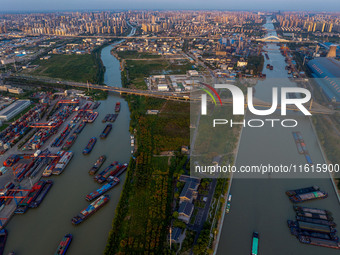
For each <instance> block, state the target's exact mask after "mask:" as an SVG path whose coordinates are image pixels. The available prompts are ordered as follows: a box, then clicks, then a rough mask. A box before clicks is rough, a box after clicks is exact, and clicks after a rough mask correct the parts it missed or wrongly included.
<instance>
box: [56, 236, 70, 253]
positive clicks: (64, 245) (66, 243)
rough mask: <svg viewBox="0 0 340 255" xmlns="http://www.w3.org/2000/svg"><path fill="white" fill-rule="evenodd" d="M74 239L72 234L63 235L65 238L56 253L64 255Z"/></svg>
mask: <svg viewBox="0 0 340 255" xmlns="http://www.w3.org/2000/svg"><path fill="white" fill-rule="evenodd" d="M71 241H72V235H71V234H67V235H65V236H64V237H63V239H62V240H61V242H60V244H59V246H58V248H57V251H56V252H55V253H54V255H64V254H66V251H67V249H68V247H69V246H70V243H71Z"/></svg>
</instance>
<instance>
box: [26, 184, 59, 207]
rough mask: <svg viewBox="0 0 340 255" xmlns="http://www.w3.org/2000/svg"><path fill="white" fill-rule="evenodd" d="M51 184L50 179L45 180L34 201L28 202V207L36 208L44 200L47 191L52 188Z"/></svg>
mask: <svg viewBox="0 0 340 255" xmlns="http://www.w3.org/2000/svg"><path fill="white" fill-rule="evenodd" d="M52 185H53V181H51V180H48V181H46V184H45V185H44V187H43V188H42V190H41V192H40V194H39V195H38V196H37V198H36V199H35V200H34V201H32V202H31V203H30V204H29V207H30V208H37V207H38V206H39V205H40V204H41V202H42V201H43V200H44V198H45V196H46V195H47V193H48V191H49V190H50V189H51V188H52Z"/></svg>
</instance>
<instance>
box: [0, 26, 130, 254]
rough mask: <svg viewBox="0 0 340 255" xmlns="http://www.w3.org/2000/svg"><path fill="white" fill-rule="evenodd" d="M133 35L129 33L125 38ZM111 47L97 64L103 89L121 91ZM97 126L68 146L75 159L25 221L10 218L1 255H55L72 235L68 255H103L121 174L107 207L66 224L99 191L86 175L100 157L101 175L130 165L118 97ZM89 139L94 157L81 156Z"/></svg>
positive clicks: (104, 106) (125, 116)
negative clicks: (110, 118) (108, 120)
mask: <svg viewBox="0 0 340 255" xmlns="http://www.w3.org/2000/svg"><path fill="white" fill-rule="evenodd" d="M134 32H135V29H134V28H132V30H131V33H130V35H133V34H134ZM117 43H119V42H115V43H113V44H111V45H109V46H106V47H104V48H103V49H102V52H101V58H102V61H103V64H104V66H105V67H106V72H105V76H104V82H105V84H106V85H108V86H116V87H119V86H121V74H120V65H119V61H118V60H117V59H116V58H115V57H114V56H112V55H111V53H110V51H111V49H112V46H113V45H115V44H117ZM118 101H119V102H121V111H120V113H119V116H118V118H117V120H116V121H115V122H114V123H113V129H112V131H111V133H110V134H109V136H108V137H107V138H106V139H104V140H102V139H99V135H100V133H101V132H102V130H103V129H104V128H105V125H106V124H104V123H102V122H101V120H102V119H103V118H104V116H105V115H106V114H108V113H114V107H115V103H116V102H118ZM96 111H98V112H99V116H98V118H97V120H96V121H95V122H94V123H92V124H88V125H87V126H86V127H85V128H84V130H83V131H82V133H81V134H80V135H79V137H78V139H77V141H76V142H75V144H74V145H73V146H72V148H71V150H72V151H73V152H74V157H73V159H72V160H71V162H70V163H69V165H68V166H67V167H66V168H65V171H64V172H63V173H62V174H61V175H60V176H53V177H51V179H52V180H53V181H54V185H53V187H52V189H51V190H50V192H49V193H48V194H47V196H46V198H45V199H44V201H43V203H42V204H41V205H40V206H39V207H38V208H37V209H30V210H28V212H27V213H26V214H24V215H15V216H14V217H13V218H12V219H11V221H10V222H9V224H8V225H7V227H6V228H7V230H8V233H9V234H8V240H7V243H6V249H5V252H4V254H8V253H9V252H10V251H14V252H15V253H16V254H20V255H45V254H54V252H55V250H56V248H57V246H58V244H59V242H60V241H61V239H62V237H63V236H64V235H65V234H67V233H71V234H72V235H73V237H74V238H73V241H72V243H71V246H70V248H69V250H68V252H67V254H70V255H93V254H102V253H103V250H104V249H105V245H106V241H107V237H108V233H109V231H110V229H111V226H112V219H113V217H114V214H115V208H116V206H117V204H118V202H119V198H120V194H121V191H122V189H123V184H124V180H125V174H123V175H121V177H120V179H121V183H120V184H119V185H118V186H116V187H115V188H113V189H112V190H110V191H109V192H108V193H107V194H109V195H110V201H109V203H108V204H107V205H105V206H104V207H103V208H102V209H100V210H99V211H98V212H96V213H95V214H94V215H93V216H91V217H90V218H89V219H87V220H86V221H85V222H83V223H82V224H80V225H79V226H76V227H75V226H73V225H72V224H71V219H72V217H73V216H75V215H77V214H78V213H79V212H80V211H81V210H82V209H84V208H85V207H87V206H88V204H89V203H88V202H87V201H86V200H85V196H86V195H87V194H88V193H90V192H92V191H94V190H96V189H97V188H99V187H100V185H98V184H97V183H95V182H94V181H93V178H92V177H91V176H89V174H88V170H89V169H90V168H91V167H92V165H93V163H94V162H95V161H96V159H97V158H98V157H99V156H100V155H106V156H107V159H106V161H105V163H104V165H103V166H102V168H101V169H104V167H106V166H107V165H109V164H110V163H111V162H113V161H119V162H121V163H125V162H129V159H130V156H131V153H130V152H131V147H130V133H129V122H130V112H129V109H128V105H127V102H126V101H125V100H124V99H122V98H121V97H119V96H118V95H113V94H110V95H109V96H108V98H107V100H104V101H101V105H100V106H99V108H98V109H97V110H96ZM93 136H96V137H97V144H96V145H95V147H94V149H93V151H92V152H91V153H90V154H89V155H86V156H84V155H83V154H82V150H83V149H84V147H85V146H86V144H87V143H88V141H89V139H90V138H91V137H93Z"/></svg>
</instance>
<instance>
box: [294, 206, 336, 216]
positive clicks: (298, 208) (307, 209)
mask: <svg viewBox="0 0 340 255" xmlns="http://www.w3.org/2000/svg"><path fill="white" fill-rule="evenodd" d="M293 208H294V210H295V211H297V212H309V213H317V214H326V215H331V214H332V213H331V212H330V211H327V210H323V209H317V208H310V207H303V206H293Z"/></svg>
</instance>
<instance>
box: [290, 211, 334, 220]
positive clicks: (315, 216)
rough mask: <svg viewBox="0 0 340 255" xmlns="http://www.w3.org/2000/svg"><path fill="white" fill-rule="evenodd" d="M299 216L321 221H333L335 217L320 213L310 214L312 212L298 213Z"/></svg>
mask: <svg viewBox="0 0 340 255" xmlns="http://www.w3.org/2000/svg"><path fill="white" fill-rule="evenodd" d="M296 215H297V216H300V217H307V218H312V219H320V220H328V221H331V220H333V217H332V216H330V215H327V214H319V213H310V212H296Z"/></svg>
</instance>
